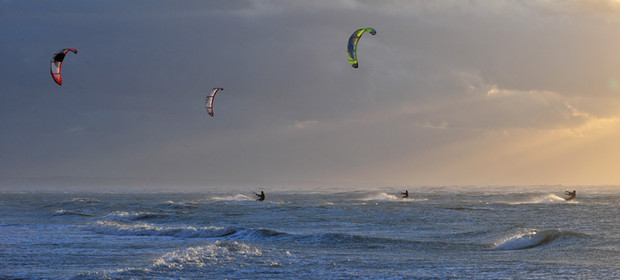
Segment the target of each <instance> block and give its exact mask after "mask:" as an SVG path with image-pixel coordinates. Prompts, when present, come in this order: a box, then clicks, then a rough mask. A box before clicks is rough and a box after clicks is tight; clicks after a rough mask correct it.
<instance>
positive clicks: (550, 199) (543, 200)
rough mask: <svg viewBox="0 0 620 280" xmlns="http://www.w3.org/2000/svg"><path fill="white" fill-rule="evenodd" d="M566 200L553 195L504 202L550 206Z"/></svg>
mask: <svg viewBox="0 0 620 280" xmlns="http://www.w3.org/2000/svg"><path fill="white" fill-rule="evenodd" d="M564 202H567V201H566V199H564V198H562V197H559V196H557V195H555V194H547V195H537V196H534V197H532V198H530V199H528V200H523V201H514V202H506V203H508V204H551V203H564Z"/></svg>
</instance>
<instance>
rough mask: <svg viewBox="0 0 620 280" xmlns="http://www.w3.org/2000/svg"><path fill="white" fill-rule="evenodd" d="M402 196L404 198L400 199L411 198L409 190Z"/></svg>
mask: <svg viewBox="0 0 620 280" xmlns="http://www.w3.org/2000/svg"><path fill="white" fill-rule="evenodd" d="M400 194H402V195H403V197H401V198H400V199H405V198H409V191H408V190H405V192H401V193H400Z"/></svg>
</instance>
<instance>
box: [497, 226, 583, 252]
mask: <svg viewBox="0 0 620 280" xmlns="http://www.w3.org/2000/svg"><path fill="white" fill-rule="evenodd" d="M574 236H577V237H580V236H581V235H580V234H578V233H574V232H571V231H564V230H561V229H548V230H542V231H538V230H530V231H528V232H526V233H520V234H516V235H513V236H511V237H509V238H507V239H505V240H503V241H501V242H499V244H498V243H495V247H494V248H493V249H494V250H523V249H530V248H535V247H540V246H544V245H547V244H550V243H553V242H554V241H556V240H557V239H558V238H562V237H574Z"/></svg>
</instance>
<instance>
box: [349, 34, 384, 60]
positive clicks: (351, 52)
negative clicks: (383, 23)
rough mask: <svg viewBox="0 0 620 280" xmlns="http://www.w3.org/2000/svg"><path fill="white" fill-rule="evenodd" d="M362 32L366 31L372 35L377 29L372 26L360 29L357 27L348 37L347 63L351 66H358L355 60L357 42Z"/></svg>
mask: <svg viewBox="0 0 620 280" xmlns="http://www.w3.org/2000/svg"><path fill="white" fill-rule="evenodd" d="M364 32H368V33H370V34H372V35H375V34H377V31H376V30H375V29H374V28H372V27H367V28H361V29H358V30H356V31H355V32H353V34H352V35H351V37H350V38H349V44H347V54H348V55H349V63H350V64H351V66H352V67H353V68H357V67H358V62H357V42H359V40H360V38H361V37H362V34H364Z"/></svg>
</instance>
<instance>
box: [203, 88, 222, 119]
mask: <svg viewBox="0 0 620 280" xmlns="http://www.w3.org/2000/svg"><path fill="white" fill-rule="evenodd" d="M220 90H224V89H223V88H213V91H211V93H210V94H209V95H207V100H206V108H207V113H209V115H210V116H211V117H213V100H214V99H215V94H217V92H218V91H220Z"/></svg>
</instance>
